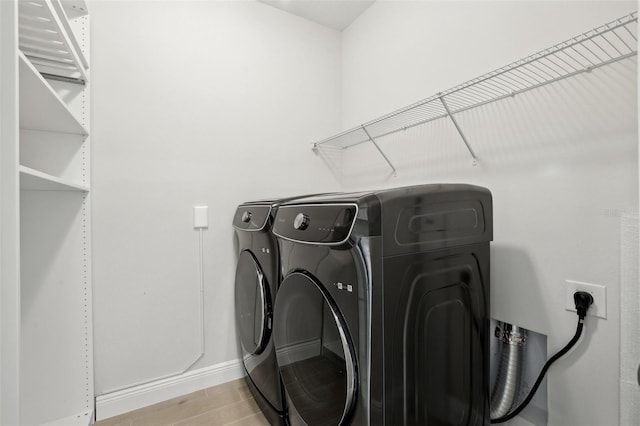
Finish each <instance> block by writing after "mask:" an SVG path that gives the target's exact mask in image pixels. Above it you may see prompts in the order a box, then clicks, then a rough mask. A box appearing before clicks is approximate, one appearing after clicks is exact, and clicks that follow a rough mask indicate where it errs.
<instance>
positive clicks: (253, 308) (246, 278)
mask: <svg viewBox="0 0 640 426" xmlns="http://www.w3.org/2000/svg"><path fill="white" fill-rule="evenodd" d="M235 300H236V325H237V329H238V334H239V336H240V342H241V343H242V348H243V349H244V350H245V351H246V352H247V353H249V354H252V355H258V354H260V353H261V352H262V351H263V350H264V348H265V346H266V345H267V342H268V341H269V336H270V334H271V314H272V313H271V295H270V293H269V285H268V283H267V280H266V278H265V277H264V274H263V272H262V268H260V264H259V263H258V261H257V260H256V258H255V256H254V255H253V254H252V253H251V252H250V251H248V250H244V251H242V252H241V253H240V256H239V258H238V266H237V268H236V296H235Z"/></svg>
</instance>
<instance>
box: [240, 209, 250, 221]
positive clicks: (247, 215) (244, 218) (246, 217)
mask: <svg viewBox="0 0 640 426" xmlns="http://www.w3.org/2000/svg"><path fill="white" fill-rule="evenodd" d="M250 220H251V212H248V211H246V212H244V213H242V221H243V222H244V223H249V221H250Z"/></svg>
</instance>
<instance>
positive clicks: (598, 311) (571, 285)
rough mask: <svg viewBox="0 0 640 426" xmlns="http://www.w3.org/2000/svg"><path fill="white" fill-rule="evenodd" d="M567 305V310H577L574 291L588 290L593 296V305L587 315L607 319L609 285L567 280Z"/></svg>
mask: <svg viewBox="0 0 640 426" xmlns="http://www.w3.org/2000/svg"><path fill="white" fill-rule="evenodd" d="M565 284H566V294H565V307H566V309H567V311H573V312H576V305H575V302H574V301H573V293H575V292H576V291H586V292H587V293H589V294H591V296H593V305H591V306H590V307H589V310H588V311H587V316H594V317H598V318H603V319H607V287H605V286H603V285H599V284H589V283H583V282H580V281H572V280H566V281H565Z"/></svg>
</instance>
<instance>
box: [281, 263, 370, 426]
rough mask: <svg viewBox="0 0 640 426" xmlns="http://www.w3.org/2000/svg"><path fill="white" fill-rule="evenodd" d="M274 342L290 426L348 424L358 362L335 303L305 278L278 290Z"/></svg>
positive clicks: (298, 276) (294, 278) (292, 277)
mask: <svg viewBox="0 0 640 426" xmlns="http://www.w3.org/2000/svg"><path fill="white" fill-rule="evenodd" d="M273 338H274V344H275V347H276V357H277V360H278V366H279V368H280V375H281V377H282V381H283V383H284V387H285V389H286V393H287V396H288V399H289V407H290V414H289V415H290V419H291V424H292V425H296V424H306V425H327V426H329V425H332V426H335V425H341V424H346V423H347V422H348V419H349V415H350V411H351V409H352V407H353V405H354V402H355V398H356V388H357V378H356V357H355V352H354V349H353V344H352V339H351V338H350V336H349V333H348V331H347V327H346V325H345V321H344V319H343V317H342V315H341V314H340V312H339V310H338V307H337V306H336V303H335V302H334V300H333V298H332V297H331V295H330V294H329V292H328V291H327V290H326V288H325V287H324V286H323V285H322V283H320V282H319V281H318V280H317V279H315V278H314V277H313V276H311V275H310V274H308V273H302V272H294V273H292V274H290V275H288V276H287V277H286V278H285V279H284V280H283V282H282V284H281V286H280V288H279V289H278V295H277V297H276V304H275V308H274V326H273Z"/></svg>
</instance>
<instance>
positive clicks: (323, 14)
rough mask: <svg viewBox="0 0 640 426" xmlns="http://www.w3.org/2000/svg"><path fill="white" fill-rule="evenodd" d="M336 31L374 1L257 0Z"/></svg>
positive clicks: (346, 24)
mask: <svg viewBox="0 0 640 426" xmlns="http://www.w3.org/2000/svg"><path fill="white" fill-rule="evenodd" d="M258 1H260V2H262V3H265V4H268V5H270V6H273V7H276V8H278V9H281V10H284V11H286V12H289V13H293V14H294V15H297V16H300V17H302V18H305V19H308V20H310V21H313V22H316V23H318V24H320V25H324V26H327V27H330V28H333V29H336V30H338V31H342V30H344V29H345V28H347V27H348V26H349V25H350V24H351V23H352V22H353V21H354V20H355V19H356V18H357V17H358V16H360V15H361V14H362V12H364V11H365V10H366V9H367V8H368V7H369V6H371V5H372V4H373V2H374V1H375V0H258Z"/></svg>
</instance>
